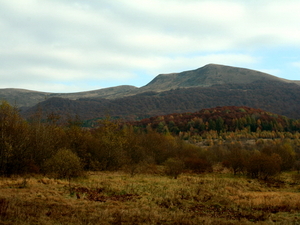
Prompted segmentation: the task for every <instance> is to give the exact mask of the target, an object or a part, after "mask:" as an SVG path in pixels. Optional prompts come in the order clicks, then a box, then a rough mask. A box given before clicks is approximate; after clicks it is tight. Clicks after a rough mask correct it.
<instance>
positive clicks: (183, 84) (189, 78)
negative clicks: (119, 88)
mask: <svg viewBox="0 0 300 225" xmlns="http://www.w3.org/2000/svg"><path fill="white" fill-rule="evenodd" d="M258 80H265V81H278V82H289V83H292V81H288V80H285V79H282V78H279V77H276V76H273V75H270V74H267V73H263V72H259V71H256V70H250V69H246V68H240V67H233V66H224V65H220V64H214V63H210V64H207V65H205V66H203V67H200V68H198V69H196V70H189V71H184V72H181V73H170V74H160V75H158V76H157V77H155V78H154V79H153V80H152V81H151V82H150V83H149V84H147V85H146V86H144V87H142V88H141V89H143V90H145V91H146V90H152V91H153V90H155V91H165V90H170V89H176V88H189V87H210V86H212V85H216V84H229V83H232V84H238V83H241V84H243V83H244V84H245V83H252V82H254V81H258Z"/></svg>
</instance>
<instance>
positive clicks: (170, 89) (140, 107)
mask: <svg viewBox="0 0 300 225" xmlns="http://www.w3.org/2000/svg"><path fill="white" fill-rule="evenodd" d="M299 85H300V81H292V80H286V79H282V78H279V77H276V76H273V75H270V74H267V73H262V72H260V71H256V70H250V69H245V68H239V67H232V66H224V65H218V64H208V65H205V66H203V67H200V68H198V69H196V70H189V71H184V72H181V73H170V74H159V75H158V76H156V77H155V78H154V79H152V80H151V81H150V82H149V83H148V84H146V85H145V86H143V87H140V88H138V87H134V86H130V85H121V86H116V87H110V88H104V89H98V90H92V91H87V92H75V93H49V92H37V91H30V90H26V89H0V100H7V101H8V102H9V103H10V104H13V105H16V106H17V107H19V108H20V109H21V110H22V114H23V115H24V116H25V117H28V116H29V115H30V114H31V115H32V114H33V113H34V111H36V110H37V107H38V105H39V106H43V109H44V110H45V113H51V112H60V113H63V112H68V113H69V114H78V115H80V116H81V117H82V119H91V118H92V117H101V116H103V112H104V111H105V113H106V114H112V115H113V116H121V117H122V116H123V117H124V116H125V117H129V118H131V119H132V118H138V117H142V118H143V117H145V116H154V115H155V114H164V113H173V112H184V110H187V111H196V110H200V109H201V108H208V107H214V106H216V105H213V104H212V103H214V104H220V103H221V104H223V102H224V103H225V102H226V104H227V105H248V106H250V107H259V108H262V109H265V110H268V111H273V112H274V113H278V114H283V115H286V116H289V117H291V118H300V115H299V114H298V113H297V112H299V111H300V100H299V98H300V97H298V96H300V92H299V90H300V86H299ZM291 90H293V91H294V93H293V92H291ZM278 93H279V94H278ZM262 95H264V96H262ZM176 96H177V99H176ZM52 98H53V99H52ZM60 98H61V99H60ZM231 98H233V99H231ZM63 99H65V100H63ZM220 99H221V100H220ZM257 99H259V101H261V103H260V102H259V101H258V100H257ZM274 99H275V100H274ZM208 100H209V101H210V102H208ZM229 100H230V101H229ZM124 102H125V104H124ZM173 103H175V104H173ZM37 104H38V105H37ZM197 104H198V105H197ZM276 104H278V105H279V106H278V107H277V106H276ZM75 105H76V107H75ZM69 106H72V107H73V108H72V107H71V108H72V110H71V108H69V109H68V107H69ZM87 109H88V110H87ZM172 110H173V111H172Z"/></svg>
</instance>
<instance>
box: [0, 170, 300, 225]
mask: <svg viewBox="0 0 300 225" xmlns="http://www.w3.org/2000/svg"><path fill="white" fill-rule="evenodd" d="M0 224H46V225H47V224H300V185H299V183H297V179H293V178H292V174H289V173H285V174H282V175H281V176H280V177H278V178H276V180H273V181H269V182H262V181H258V180H252V179H248V178H246V177H235V176H233V175H231V174H229V173H228V174H226V173H218V174H202V175H193V174H182V175H180V176H179V177H178V179H171V178H169V177H167V176H163V175H160V174H139V175H136V176H134V177H131V176H130V175H128V174H126V173H122V172H93V173H92V172H90V173H89V174H88V175H86V177H84V178H78V179H75V180H72V181H71V182H68V181H66V180H54V179H49V178H44V177H27V178H24V177H14V178H0Z"/></svg>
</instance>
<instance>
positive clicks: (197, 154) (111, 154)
mask: <svg viewBox="0 0 300 225" xmlns="http://www.w3.org/2000/svg"><path fill="white" fill-rule="evenodd" d="M41 117H42V116H41V115H39V114H36V115H35V116H33V117H32V118H31V119H30V120H24V119H23V118H22V117H21V116H20V114H19V110H18V109H17V108H15V107H13V106H11V105H9V104H8V103H7V102H4V101H3V102H2V103H1V105H0V175H2V176H10V175H14V174H32V173H38V174H49V175H51V176H55V177H64V178H66V177H72V176H79V175H80V174H81V173H82V172H83V171H90V170H101V171H104V170H124V171H127V172H128V173H130V174H131V175H134V174H136V173H138V172H147V171H148V172H149V171H151V172H157V173H158V172H160V170H159V169H158V168H160V166H163V167H165V168H166V169H167V170H166V173H167V174H169V175H172V176H174V177H176V176H177V175H178V173H180V172H181V171H184V170H185V171H190V172H196V173H203V172H211V171H212V170H213V167H214V165H216V164H222V165H223V166H224V167H228V168H230V169H231V170H232V171H233V173H234V174H237V173H243V174H248V175H249V176H251V177H255V178H263V179H266V178H268V177H269V176H273V175H275V174H278V173H280V172H281V171H283V170H291V169H293V168H294V165H297V163H296V162H297V161H298V160H299V149H300V147H299V146H300V141H299V138H294V139H290V138H280V139H276V140H269V141H266V142H265V141H259V140H257V141H256V143H255V144H254V145H251V146H247V145H244V144H243V143H241V142H240V141H238V140H236V141H233V140H234V135H235V134H233V137H231V139H230V140H231V142H228V143H225V142H218V143H215V144H214V145H210V146H208V147H205V148H204V147H203V146H200V145H197V143H192V141H191V140H189V141H187V140H185V138H184V137H183V136H180V135H179V134H178V135H176V133H174V134H171V133H170V132H158V131H157V128H155V129H153V127H152V126H151V124H149V125H147V126H146V127H145V128H143V129H141V128H140V127H138V126H135V125H132V124H130V123H124V122H123V123H121V122H120V121H113V120H111V119H110V118H106V119H103V120H99V121H98V124H97V126H95V127H94V128H83V127H81V121H79V120H78V119H77V118H73V119H72V118H70V119H69V120H68V121H67V122H66V123H65V124H63V125H62V124H58V122H57V121H58V119H59V118H58V117H57V115H55V114H49V115H48V116H47V120H46V121H43V120H42V119H41ZM216 134H218V132H217V131H216ZM237 134H238V133H237ZM237 134H236V135H237ZM293 137H295V136H293ZM203 138H206V139H208V137H207V136H206V137H205V136H203ZM228 140H229V137H228Z"/></svg>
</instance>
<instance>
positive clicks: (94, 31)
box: [0, 0, 300, 93]
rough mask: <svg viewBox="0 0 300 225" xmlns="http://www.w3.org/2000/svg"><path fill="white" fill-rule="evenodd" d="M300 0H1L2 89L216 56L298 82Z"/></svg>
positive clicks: (90, 79) (46, 87)
mask: <svg viewBox="0 0 300 225" xmlns="http://www.w3.org/2000/svg"><path fill="white" fill-rule="evenodd" d="M299 12H300V1H299V0H259V1H258V0H0V88H23V89H29V90H35V91H44V92H54V93H66V92H80V91H89V90H96V89H101V88H107V87H115V86H119V85H133V86H136V87H141V86H144V85H146V84H147V83H149V82H150V81H151V80H152V79H153V78H154V77H156V76H157V75H158V74H162V73H174V72H182V71H186V70H194V69H197V68H200V67H202V66H204V65H206V64H209V63H216V64H222V65H228V66H237V67H243V68H248V69H254V70H259V71H262V72H266V73H269V74H272V75H275V76H277V77H281V78H285V79H289V80H300V26H299V21H300V13H299Z"/></svg>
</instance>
